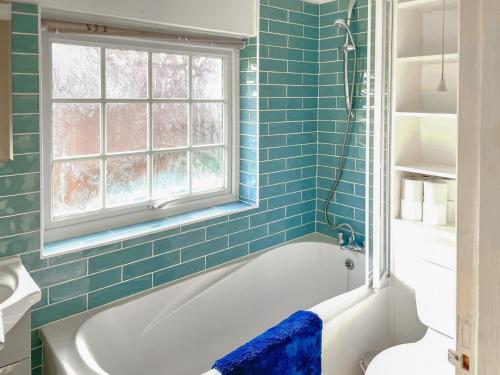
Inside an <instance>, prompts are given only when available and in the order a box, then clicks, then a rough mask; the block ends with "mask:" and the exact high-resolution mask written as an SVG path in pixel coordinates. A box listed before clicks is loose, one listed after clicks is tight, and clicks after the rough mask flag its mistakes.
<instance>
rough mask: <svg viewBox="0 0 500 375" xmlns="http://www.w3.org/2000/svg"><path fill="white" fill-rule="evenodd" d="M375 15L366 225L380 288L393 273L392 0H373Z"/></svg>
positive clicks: (375, 284)
mask: <svg viewBox="0 0 500 375" xmlns="http://www.w3.org/2000/svg"><path fill="white" fill-rule="evenodd" d="M372 1H374V2H375V4H372V7H371V8H374V12H375V16H374V17H371V20H372V21H374V22H375V25H372V29H371V30H373V27H374V31H375V32H374V34H375V37H374V42H373V45H372V48H374V50H373V51H371V54H370V55H371V56H372V57H373V59H374V61H373V62H372V64H371V66H372V67H373V76H374V77H373V78H374V79H373V81H374V87H373V111H372V115H373V121H371V123H370V124H369V125H370V126H372V129H370V132H371V134H369V136H368V139H370V141H372V142H373V143H372V145H370V146H371V147H367V150H369V152H370V153H371V156H370V159H371V161H372V163H370V165H371V166H370V169H372V170H371V171H370V173H369V175H370V174H371V175H372V181H371V184H370V187H371V188H370V189H369V193H368V194H371V202H369V204H370V205H372V207H371V208H372V209H371V210H370V211H371V215H369V218H370V219H369V223H368V225H369V226H370V227H371V228H367V230H368V231H369V232H368V233H370V238H371V239H372V240H371V243H370V251H371V252H372V273H371V278H372V282H373V288H374V289H375V290H376V291H377V290H380V289H382V288H383V287H384V286H385V285H386V281H387V279H388V277H389V275H390V238H391V236H390V228H391V226H390V221H391V214H390V212H391V207H390V201H391V199H390V198H391V123H392V64H393V41H392V25H393V12H394V6H393V0H372Z"/></svg>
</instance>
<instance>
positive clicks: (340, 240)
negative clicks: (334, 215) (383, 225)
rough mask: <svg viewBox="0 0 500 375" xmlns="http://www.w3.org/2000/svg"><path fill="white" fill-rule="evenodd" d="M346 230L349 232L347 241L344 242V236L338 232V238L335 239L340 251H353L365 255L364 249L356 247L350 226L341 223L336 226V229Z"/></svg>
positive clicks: (359, 246)
mask: <svg viewBox="0 0 500 375" xmlns="http://www.w3.org/2000/svg"><path fill="white" fill-rule="evenodd" d="M342 227H343V228H347V229H348V230H349V232H350V236H349V241H347V243H346V241H345V240H344V234H343V233H342V232H339V234H338V238H337V243H338V245H339V246H340V249H341V250H350V251H355V252H358V253H362V254H364V253H365V248H364V247H363V246H361V245H358V244H357V243H356V235H355V234H354V229H352V226H351V225H349V224H347V223H342V224H340V225H338V226H337V228H342Z"/></svg>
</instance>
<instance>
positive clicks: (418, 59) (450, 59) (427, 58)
mask: <svg viewBox="0 0 500 375" xmlns="http://www.w3.org/2000/svg"><path fill="white" fill-rule="evenodd" d="M396 61H397V62H398V63H400V64H401V63H406V64H440V63H441V55H423V56H407V57H398V58H397V59H396ZM444 61H445V62H446V63H456V62H458V53H446V54H445V55H444Z"/></svg>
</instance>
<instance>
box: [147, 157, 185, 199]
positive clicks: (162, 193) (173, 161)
mask: <svg viewBox="0 0 500 375" xmlns="http://www.w3.org/2000/svg"><path fill="white" fill-rule="evenodd" d="M187 192H188V180H187V151H175V152H162V153H157V154H155V155H154V156H153V196H154V197H155V198H169V197H171V196H175V195H180V194H184V193H187Z"/></svg>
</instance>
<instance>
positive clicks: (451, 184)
mask: <svg viewBox="0 0 500 375" xmlns="http://www.w3.org/2000/svg"><path fill="white" fill-rule="evenodd" d="M446 183H447V184H448V200H449V201H453V202H456V201H457V180H446Z"/></svg>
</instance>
